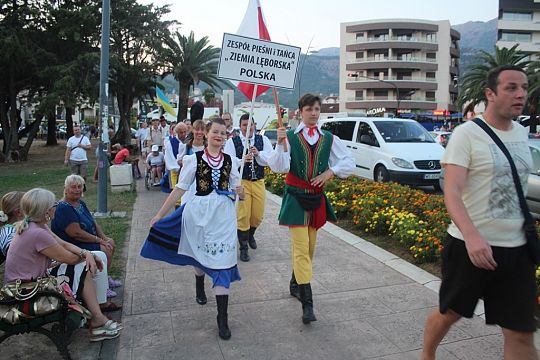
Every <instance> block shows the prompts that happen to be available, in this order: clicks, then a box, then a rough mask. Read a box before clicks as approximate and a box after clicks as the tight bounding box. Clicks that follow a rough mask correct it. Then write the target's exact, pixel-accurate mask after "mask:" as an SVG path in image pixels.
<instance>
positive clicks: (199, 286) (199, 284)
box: [195, 275, 208, 305]
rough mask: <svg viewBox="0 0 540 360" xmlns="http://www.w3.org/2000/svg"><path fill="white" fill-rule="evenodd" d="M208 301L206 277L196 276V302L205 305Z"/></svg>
mask: <svg viewBox="0 0 540 360" xmlns="http://www.w3.org/2000/svg"><path fill="white" fill-rule="evenodd" d="M207 300H208V299H207V298H206V293H205V292H204V275H202V276H197V275H195V301H197V304H199V305H204V304H206V302H207Z"/></svg>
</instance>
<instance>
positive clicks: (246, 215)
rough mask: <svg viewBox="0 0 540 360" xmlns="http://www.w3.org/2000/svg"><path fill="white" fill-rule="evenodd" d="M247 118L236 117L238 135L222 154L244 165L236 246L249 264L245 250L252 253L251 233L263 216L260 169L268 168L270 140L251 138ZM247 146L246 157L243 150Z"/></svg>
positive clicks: (262, 182)
mask: <svg viewBox="0 0 540 360" xmlns="http://www.w3.org/2000/svg"><path fill="white" fill-rule="evenodd" d="M249 122H250V121H249V115H248V114H244V115H242V116H241V117H240V131H241V132H240V135H239V136H235V137H232V138H230V139H229V140H227V142H226V143H225V153H226V154H229V155H230V156H233V157H236V158H238V159H239V160H240V161H242V159H244V163H245V166H244V168H243V171H242V174H241V175H242V186H243V187H244V192H245V200H244V201H242V202H240V203H238V216H237V219H238V242H239V244H240V260H242V261H244V262H245V261H249V260H250V257H249V254H248V244H249V247H250V248H252V249H253V250H255V249H256V248H257V242H256V241H255V231H256V230H257V227H259V225H260V224H261V223H262V220H263V215H264V202H265V198H266V195H265V194H266V188H265V186H264V167H265V166H267V165H268V160H267V159H268V158H269V157H270V156H271V154H272V152H273V150H274V149H273V148H272V144H271V143H270V140H269V139H268V138H267V137H266V136H264V135H255V122H254V121H251V124H249ZM248 128H249V135H247V133H248ZM246 146H249V151H248V155H244V154H245V153H246V151H245V148H246Z"/></svg>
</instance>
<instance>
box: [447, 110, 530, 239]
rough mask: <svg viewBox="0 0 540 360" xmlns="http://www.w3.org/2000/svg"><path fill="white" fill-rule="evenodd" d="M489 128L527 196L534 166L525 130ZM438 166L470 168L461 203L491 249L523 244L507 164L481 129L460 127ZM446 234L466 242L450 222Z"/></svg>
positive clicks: (516, 126)
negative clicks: (505, 153)
mask: <svg viewBox="0 0 540 360" xmlns="http://www.w3.org/2000/svg"><path fill="white" fill-rule="evenodd" d="M481 119H482V118H481ZM482 120H483V119H482ZM488 125H489V124H488ZM490 127H491V129H492V130H493V131H494V132H495V134H497V136H498V137H499V138H500V139H501V141H502V142H503V143H504V145H505V146H506V148H507V149H508V151H509V152H510V154H511V155H512V159H513V160H514V163H515V164H516V168H517V171H518V174H519V178H520V180H521V186H522V187H523V191H524V192H525V193H527V178H528V176H529V172H530V170H531V167H532V156H531V152H530V150H529V146H528V133H527V129H525V128H524V127H523V126H521V125H520V124H518V123H515V122H513V123H512V129H510V130H508V131H502V130H498V129H496V128H494V127H492V126H490ZM441 163H442V164H453V165H458V166H461V167H464V168H467V169H468V174H467V185H466V186H465V189H463V194H462V200H463V204H464V205H465V208H466V209H467V212H468V214H469V216H470V218H471V220H472V222H473V224H474V226H475V227H476V228H477V229H478V231H479V232H480V234H481V235H482V236H483V237H484V238H485V239H486V240H487V242H488V243H489V244H490V245H491V246H501V247H518V246H521V245H524V244H525V243H526V240H525V234H524V232H523V229H522V228H523V223H524V218H523V214H522V212H521V208H520V207H519V201H518V196H517V192H516V187H515V185H514V181H513V178H512V172H511V170H510V165H509V164H508V160H507V159H506V156H504V154H503V153H502V151H501V150H500V149H499V147H498V146H497V145H496V144H495V143H494V142H493V140H492V139H491V138H490V137H489V135H488V134H487V133H486V132H485V131H484V130H482V129H481V128H480V127H479V126H478V125H476V124H475V123H474V122H472V121H469V122H467V123H465V124H463V125H460V126H458V127H457V128H456V129H455V130H454V132H453V134H452V137H451V138H450V141H449V142H448V145H447V147H446V151H445V153H444V156H443V158H442V160H441ZM448 233H449V234H450V235H452V236H453V237H455V238H458V239H461V240H464V239H463V235H462V234H461V232H460V231H459V229H458V228H457V226H456V225H455V224H454V223H453V222H452V223H451V224H450V226H449V227H448Z"/></svg>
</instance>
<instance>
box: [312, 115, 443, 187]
mask: <svg viewBox="0 0 540 360" xmlns="http://www.w3.org/2000/svg"><path fill="white" fill-rule="evenodd" d="M321 126H322V128H323V129H324V130H328V131H330V132H331V133H333V134H334V135H336V136H338V137H339V138H340V139H341V140H343V142H344V143H345V145H346V146H347V147H348V148H349V149H351V152H352V155H353V157H354V159H355V162H356V172H355V174H356V175H358V176H360V177H363V178H366V179H370V180H376V181H381V182H386V181H395V182H398V183H402V184H408V185H432V186H433V187H435V188H436V189H438V188H439V181H438V180H439V174H440V171H441V165H440V160H441V158H442V155H443V152H444V148H443V147H442V146H441V145H440V144H438V143H437V142H436V141H435V140H434V139H433V137H432V136H431V135H430V134H429V133H428V131H427V130H426V129H425V128H424V127H423V126H422V125H420V124H419V123H418V122H416V121H415V120H408V119H390V118H368V117H349V118H333V119H328V120H322V121H321Z"/></svg>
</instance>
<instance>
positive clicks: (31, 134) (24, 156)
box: [20, 114, 43, 161]
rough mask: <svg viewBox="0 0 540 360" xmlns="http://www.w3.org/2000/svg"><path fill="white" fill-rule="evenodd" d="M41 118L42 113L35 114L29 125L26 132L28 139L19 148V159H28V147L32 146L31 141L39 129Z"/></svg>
mask: <svg viewBox="0 0 540 360" xmlns="http://www.w3.org/2000/svg"><path fill="white" fill-rule="evenodd" d="M41 119H43V115H41V114H36V120H34V122H33V123H32V125H30V126H29V127H30V132H29V133H28V139H27V140H26V144H24V146H23V147H22V148H21V150H20V160H21V161H27V160H28V153H29V152H30V147H31V146H32V143H33V142H34V139H35V138H36V135H37V132H38V131H39V126H40V125H41Z"/></svg>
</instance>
